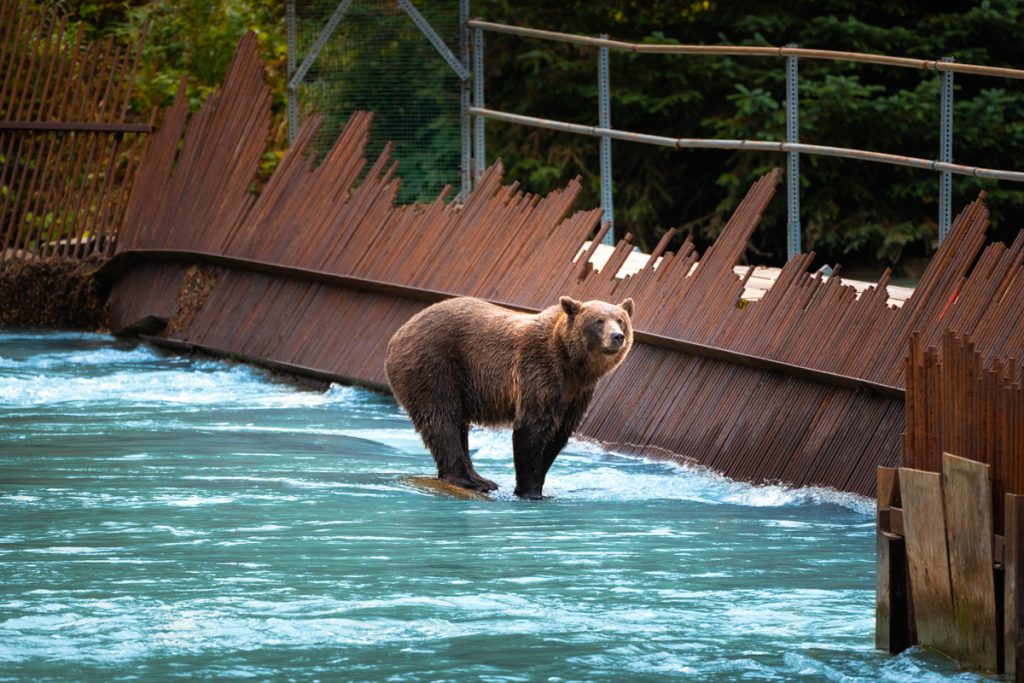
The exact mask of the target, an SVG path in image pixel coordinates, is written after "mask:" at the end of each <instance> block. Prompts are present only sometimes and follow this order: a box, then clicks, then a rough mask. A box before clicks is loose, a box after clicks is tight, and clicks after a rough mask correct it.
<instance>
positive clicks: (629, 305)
mask: <svg viewBox="0 0 1024 683" xmlns="http://www.w3.org/2000/svg"><path fill="white" fill-rule="evenodd" d="M619 308H621V309H622V310H624V311H625V312H626V313H629V317H630V318H632V317H633V300H632V299H624V300H623V302H622V303H621V304H619Z"/></svg>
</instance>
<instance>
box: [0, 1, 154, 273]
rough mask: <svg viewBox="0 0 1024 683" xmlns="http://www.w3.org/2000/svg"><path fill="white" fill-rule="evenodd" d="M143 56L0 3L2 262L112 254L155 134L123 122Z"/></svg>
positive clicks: (50, 15) (56, 14)
mask: <svg viewBox="0 0 1024 683" xmlns="http://www.w3.org/2000/svg"><path fill="white" fill-rule="evenodd" d="M140 50H141V44H140V45H138V46H130V45H128V46H121V45H116V44H115V42H114V40H113V38H112V37H111V38H107V39H106V40H103V41H101V42H98V43H92V44H89V43H87V42H86V41H85V40H84V37H83V29H82V28H81V27H78V28H77V29H75V30H71V29H70V28H69V26H68V20H67V17H66V16H65V15H64V14H63V13H62V12H61V11H60V10H59V9H58V8H57V7H48V8H46V9H41V8H38V7H36V6H35V5H34V4H32V3H29V2H27V1H26V0H0V65H3V74H2V76H0V261H4V260H8V259H14V258H17V259H24V258H41V257H48V256H71V257H79V258H80V257H84V256H89V255H92V254H104V255H109V254H110V253H112V252H113V238H114V236H115V234H116V232H117V229H118V227H119V226H120V225H121V220H122V215H123V212H124V209H125V206H126V204H127V198H128V192H129V189H130V187H131V179H132V176H133V174H134V170H135V165H136V163H137V161H138V151H139V147H140V143H141V141H142V138H143V136H144V134H145V133H147V132H149V131H151V130H152V125H151V123H152V122H149V123H138V122H129V121H127V115H128V106H129V101H130V99H131V93H132V86H133V84H134V80H135V74H136V70H137V69H138V66H139V57H140Z"/></svg>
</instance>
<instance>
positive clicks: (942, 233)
mask: <svg viewBox="0 0 1024 683" xmlns="http://www.w3.org/2000/svg"><path fill="white" fill-rule="evenodd" d="M942 61H944V62H952V61H953V58H952V57H943V58H942ZM939 109H940V111H941V116H942V118H941V121H940V123H939V161H943V162H946V163H947V164H948V163H952V161H953V72H952V71H943V72H942V98H941V103H940V107H939ZM952 220H953V174H952V173H951V172H950V171H941V172H940V173H939V244H942V240H944V239H946V235H947V234H949V227H950V224H951V223H952Z"/></svg>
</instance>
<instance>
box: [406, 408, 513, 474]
mask: <svg viewBox="0 0 1024 683" xmlns="http://www.w3.org/2000/svg"><path fill="white" fill-rule="evenodd" d="M419 432H420V435H421V436H422V437H423V443H424V444H426V446H427V449H429V450H430V453H431V455H433V456H434V462H436V463H437V478H438V479H440V480H441V481H446V482H448V483H449V484H454V485H456V486H460V487H462V488H464V489H472V490H474V491H493V490H494V489H492V488H489V486H488V484H490V485H493V486H494V488H497V485H495V484H494V482H488V481H487V480H486V479H484V478H483V477H481V476H480V475H479V474H477V473H476V471H475V470H474V469H473V465H472V463H471V462H470V461H469V451H468V450H464V448H465V444H466V440H464V438H463V434H465V427H463V426H462V425H460V424H458V423H457V422H455V421H449V420H443V421H437V422H435V423H434V424H432V425H431V426H430V427H429V428H425V429H420V430H419ZM467 439H468V437H467Z"/></svg>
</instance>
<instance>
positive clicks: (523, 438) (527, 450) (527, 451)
mask: <svg viewBox="0 0 1024 683" xmlns="http://www.w3.org/2000/svg"><path fill="white" fill-rule="evenodd" d="M550 431H551V430H550V429H546V428H544V427H542V426H540V425H522V426H518V427H516V428H515V429H513V431H512V459H513V462H514V463H515V466H516V490H515V494H516V495H517V496H519V497H520V498H532V499H538V498H542V497H543V496H542V493H541V492H542V489H543V488H544V474H545V471H544V447H545V446H546V445H547V442H548V438H549V436H550Z"/></svg>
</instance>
